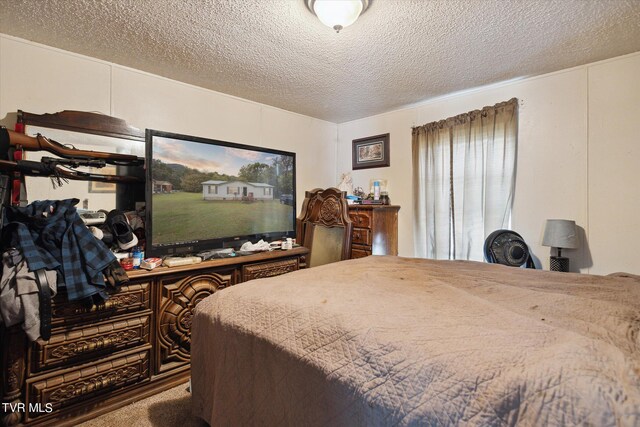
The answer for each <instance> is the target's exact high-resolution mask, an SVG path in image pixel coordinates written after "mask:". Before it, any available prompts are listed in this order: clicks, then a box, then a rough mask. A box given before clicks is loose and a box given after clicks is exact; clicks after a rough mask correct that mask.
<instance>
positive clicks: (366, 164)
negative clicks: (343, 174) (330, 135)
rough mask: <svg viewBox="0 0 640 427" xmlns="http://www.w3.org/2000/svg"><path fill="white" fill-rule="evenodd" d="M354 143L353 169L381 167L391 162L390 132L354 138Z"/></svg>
mask: <svg viewBox="0 0 640 427" xmlns="http://www.w3.org/2000/svg"><path fill="white" fill-rule="evenodd" d="M352 144H353V157H352V164H351V168H352V169H354V170H355V169H368V168H381V167H385V166H389V165H390V164H391V162H390V160H389V134H388V133H385V134H382V135H376V136H370V137H367V138H360V139H354V140H353V142H352Z"/></svg>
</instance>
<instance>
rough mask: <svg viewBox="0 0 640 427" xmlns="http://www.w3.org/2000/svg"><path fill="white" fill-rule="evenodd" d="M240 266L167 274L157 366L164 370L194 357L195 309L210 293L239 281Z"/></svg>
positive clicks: (185, 362) (185, 363) (180, 364)
mask: <svg viewBox="0 0 640 427" xmlns="http://www.w3.org/2000/svg"><path fill="white" fill-rule="evenodd" d="M235 278H236V270H235V269H226V270H216V271H215V272H214V271H209V272H207V271H205V272H199V273H191V274H187V275H185V274H183V275H176V276H169V277H163V278H161V279H160V280H159V282H160V283H159V284H160V290H161V293H162V294H161V295H160V310H159V311H158V313H157V316H158V321H157V323H158V332H157V339H158V341H157V348H156V350H155V351H156V353H155V354H156V362H155V365H156V369H155V373H156V374H158V373H161V372H164V371H167V370H170V369H174V368H178V367H181V366H186V367H188V363H189V361H190V360H191V319H192V318H193V310H194V308H195V307H196V305H198V303H200V301H202V300H203V299H205V298H206V297H208V296H209V295H211V294H212V293H214V292H216V291H218V290H220V289H224V288H226V287H228V286H231V285H235V283H236V280H235Z"/></svg>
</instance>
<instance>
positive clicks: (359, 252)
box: [351, 246, 371, 259]
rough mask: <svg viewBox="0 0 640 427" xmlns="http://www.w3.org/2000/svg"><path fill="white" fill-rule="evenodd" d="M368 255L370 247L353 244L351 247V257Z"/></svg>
mask: <svg viewBox="0 0 640 427" xmlns="http://www.w3.org/2000/svg"><path fill="white" fill-rule="evenodd" d="M369 255H371V248H366V247H355V246H354V247H352V248H351V259H356V258H364V257H366V256H369Z"/></svg>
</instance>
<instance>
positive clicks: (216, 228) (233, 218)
mask: <svg viewBox="0 0 640 427" xmlns="http://www.w3.org/2000/svg"><path fill="white" fill-rule="evenodd" d="M152 197H153V206H152V209H153V210H152V212H151V214H152V221H153V244H154V245H155V244H164V243H172V242H176V241H190V240H206V239H211V238H216V237H232V236H243V235H249V234H259V233H267V232H270V231H283V230H291V229H292V227H293V212H292V210H293V206H290V205H286V204H281V203H280V201H279V200H270V201H264V202H259V201H254V202H242V201H214V200H202V194H201V193H168V194H154V195H153V196H152Z"/></svg>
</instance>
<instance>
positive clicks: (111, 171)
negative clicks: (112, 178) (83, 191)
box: [89, 166, 116, 193]
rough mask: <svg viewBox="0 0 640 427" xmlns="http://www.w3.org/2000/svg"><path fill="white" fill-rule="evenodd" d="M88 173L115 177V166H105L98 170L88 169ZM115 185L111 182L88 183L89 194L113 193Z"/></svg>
mask: <svg viewBox="0 0 640 427" xmlns="http://www.w3.org/2000/svg"><path fill="white" fill-rule="evenodd" d="M90 169H91V170H90V172H92V173H99V174H101V175H115V174H116V167H115V166H105V167H103V168H100V169H93V168H90ZM115 192H116V184H114V183H111V182H100V181H89V193H115Z"/></svg>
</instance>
